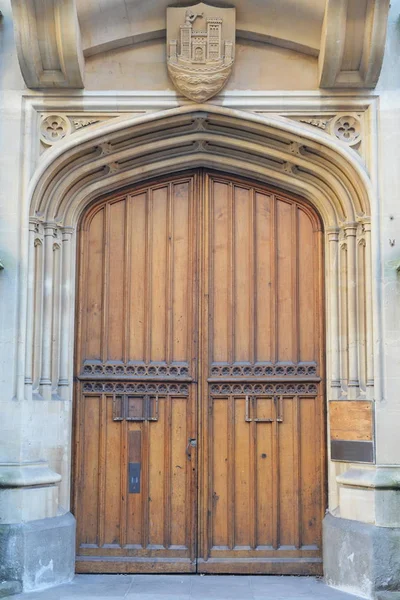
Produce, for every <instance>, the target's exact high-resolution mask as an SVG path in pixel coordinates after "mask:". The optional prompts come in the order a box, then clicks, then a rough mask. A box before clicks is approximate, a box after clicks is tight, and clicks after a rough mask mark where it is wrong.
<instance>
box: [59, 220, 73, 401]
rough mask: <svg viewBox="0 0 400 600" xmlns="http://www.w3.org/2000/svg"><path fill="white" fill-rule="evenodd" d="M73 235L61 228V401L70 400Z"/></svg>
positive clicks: (66, 228) (69, 230)
mask: <svg viewBox="0 0 400 600" xmlns="http://www.w3.org/2000/svg"><path fill="white" fill-rule="evenodd" d="M73 233H74V229H73V228H72V227H63V229H62V269H61V332H60V376H59V380H58V393H59V395H60V397H61V398H62V399H63V400H71V385H70V384H71V381H70V379H71V373H70V354H71V352H70V345H71V325H70V307H71V295H72V281H71V255H72V236H73Z"/></svg>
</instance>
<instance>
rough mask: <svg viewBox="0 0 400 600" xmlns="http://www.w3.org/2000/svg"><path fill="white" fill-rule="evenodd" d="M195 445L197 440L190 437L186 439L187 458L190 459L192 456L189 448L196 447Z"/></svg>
mask: <svg viewBox="0 0 400 600" xmlns="http://www.w3.org/2000/svg"><path fill="white" fill-rule="evenodd" d="M196 447H197V440H196V439H194V438H190V439H189V441H188V445H187V447H186V456H187V457H188V459H189V460H191V458H192V453H191V451H190V449H191V448H196Z"/></svg>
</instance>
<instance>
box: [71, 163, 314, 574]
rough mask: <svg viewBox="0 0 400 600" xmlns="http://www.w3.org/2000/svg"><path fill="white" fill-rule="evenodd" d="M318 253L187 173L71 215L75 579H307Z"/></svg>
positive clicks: (271, 195) (309, 227) (286, 225)
mask: <svg viewBox="0 0 400 600" xmlns="http://www.w3.org/2000/svg"><path fill="white" fill-rule="evenodd" d="M321 236H322V233H321V227H320V222H319V219H318V218H317V216H316V215H315V214H314V213H313V211H312V210H311V209H310V208H309V207H308V206H307V205H306V204H305V203H304V202H302V201H299V200H297V199H295V198H291V197H289V196H287V195H281V194H278V193H275V192H273V191H270V190H268V189H266V188H265V187H263V186H260V185H254V184H251V183H248V182H246V181H243V180H236V179H235V178H233V177H226V176H223V175H217V174H211V173H206V172H203V171H198V172H195V173H193V174H189V175H182V176H177V177H175V178H174V179H172V178H170V179H169V180H165V181H160V182H157V183H155V184H147V185H146V186H142V187H137V188H136V189H135V190H134V191H132V192H129V193H125V194H121V195H119V196H116V197H111V198H106V199H104V200H103V201H101V202H98V203H97V204H95V205H94V206H93V207H92V208H91V209H90V210H89V211H88V213H87V214H86V215H85V217H84V219H83V220H82V224H81V232H80V240H79V249H80V262H79V288H78V319H77V321H78V328H77V330H78V333H77V343H76V366H75V368H76V375H77V377H76V379H77V382H76V406H77V410H76V428H75V437H76V443H75V447H76V461H75V479H74V483H75V486H74V487H75V494H74V512H75V515H76V517H77V521H78V528H77V538H78V540H77V545H78V550H77V571H78V572H156V571H159V572H193V571H195V570H196V569H197V570H198V571H200V572H215V573H293V574H295V573H319V572H321V564H322V563H321V524H322V518H323V514H324V508H325V490H324V480H325V463H324V460H325V459H324V409H323V393H324V390H323V378H324V373H323V356H322V344H321V342H322V334H323V330H322V306H323V298H322V289H323V283H322V279H321V273H322V269H321V261H322V249H321ZM197 442H198V446H199V448H198V449H197ZM198 450H199V452H198ZM198 454H199V456H198Z"/></svg>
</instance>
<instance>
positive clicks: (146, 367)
mask: <svg viewBox="0 0 400 600" xmlns="http://www.w3.org/2000/svg"><path fill="white" fill-rule="evenodd" d="M104 377H108V378H109V377H118V378H128V377H129V378H130V379H132V378H139V379H143V378H144V377H146V378H150V379H151V378H154V377H160V378H162V379H165V378H167V377H169V378H171V379H172V378H173V379H186V380H187V379H190V376H189V367H188V366H187V365H174V364H173V365H171V364H167V363H162V364H158V363H152V364H145V363H141V364H125V365H121V364H112V363H105V364H96V363H85V364H84V366H83V367H82V371H81V375H80V379H85V378H88V379H94V378H104Z"/></svg>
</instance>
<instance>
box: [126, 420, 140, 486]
mask: <svg viewBox="0 0 400 600" xmlns="http://www.w3.org/2000/svg"><path fill="white" fill-rule="evenodd" d="M128 440H129V441H128V444H129V446H128V448H129V458H128V460H129V463H128V490H129V493H130V494H140V474H141V461H142V433H141V432H140V431H130V432H129V434H128Z"/></svg>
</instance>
